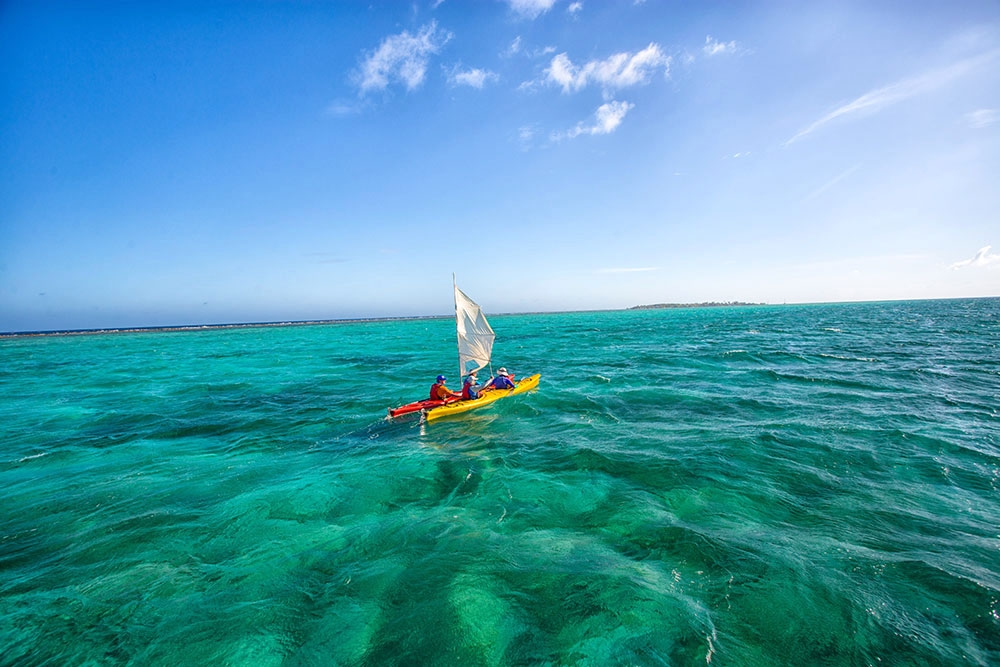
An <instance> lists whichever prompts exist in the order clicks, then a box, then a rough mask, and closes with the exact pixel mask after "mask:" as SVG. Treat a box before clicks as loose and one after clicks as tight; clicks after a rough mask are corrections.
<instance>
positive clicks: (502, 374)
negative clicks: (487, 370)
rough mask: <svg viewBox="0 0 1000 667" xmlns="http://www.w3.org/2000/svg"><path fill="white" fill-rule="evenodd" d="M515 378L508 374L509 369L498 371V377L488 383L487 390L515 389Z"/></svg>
mask: <svg viewBox="0 0 1000 667" xmlns="http://www.w3.org/2000/svg"><path fill="white" fill-rule="evenodd" d="M513 379H514V376H513V375H510V374H509V373H507V369H506V368H503V367H501V368H500V370H498V371H497V376H496V377H495V378H493V379H492V380H490V381H489V382H487V383H486V388H488V389H513V388H514V382H513Z"/></svg>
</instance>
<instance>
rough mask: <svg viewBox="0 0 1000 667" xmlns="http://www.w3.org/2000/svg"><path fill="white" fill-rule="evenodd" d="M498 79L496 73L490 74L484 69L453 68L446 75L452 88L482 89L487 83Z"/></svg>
mask: <svg viewBox="0 0 1000 667" xmlns="http://www.w3.org/2000/svg"><path fill="white" fill-rule="evenodd" d="M499 78H500V77H499V76H497V74H496V72H491V71H489V70H486V69H478V68H474V69H466V70H463V69H461V68H459V67H455V68H454V69H452V70H451V71H450V72H449V73H448V83H450V84H451V85H453V86H470V87H472V88H479V89H482V87H483V86H485V85H486V82H487V81H496V80H498V79H499Z"/></svg>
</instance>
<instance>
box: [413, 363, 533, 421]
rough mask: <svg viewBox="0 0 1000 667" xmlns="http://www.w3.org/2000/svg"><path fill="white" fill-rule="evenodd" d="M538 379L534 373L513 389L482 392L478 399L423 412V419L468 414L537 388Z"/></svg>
mask: <svg viewBox="0 0 1000 667" xmlns="http://www.w3.org/2000/svg"><path fill="white" fill-rule="evenodd" d="M540 377H542V375H541V373H536V374H535V375H529V376H528V377H526V378H523V379H522V380H521V381H520V382H518V383H517V386H516V387H514V388H513V389H494V390H493V391H487V392H483V393H482V394H480V396H479V398H477V399H475V400H472V401H458V402H457V403H449V404H447V405H442V406H440V407H436V408H431V409H430V410H427V411H426V412H424V417H426V418H427V421H430V420H432V419H439V418H441V417H450V416H451V415H457V414H460V413H462V412H468V411H469V410H475V409H476V408H481V407H483V406H484V405H489V404H490V403H492V402H493V401H498V400H500V399H501V398H507V397H508V396H513V395H514V394H522V393H524V392H526V391H528V390H529V389H534V388H535V387H537V386H538V379H539V378H540Z"/></svg>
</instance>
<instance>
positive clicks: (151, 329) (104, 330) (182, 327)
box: [0, 295, 1000, 339]
mask: <svg viewBox="0 0 1000 667" xmlns="http://www.w3.org/2000/svg"><path fill="white" fill-rule="evenodd" d="M974 299H1000V295H994V296H957V297H929V298H914V299H874V300H872V299H862V300H858V301H793V302H791V303H789V302H787V301H786V302H782V303H780V304H779V303H768V302H766V301H765V302H757V303H754V302H739V301H730V302H724V301H701V302H690V303H680V302H677V303H667V302H664V303H657V304H642V305H636V306H625V307H620V308H580V309H572V310H536V311H517V312H497V313H491V314H490V317H505V316H510V315H568V314H572V313H604V312H615V311H622V312H625V311H631V310H665V308H663V306H673V307H687V308H717V307H723V306H728V307H736V308H746V307H749V306H756V307H770V306H814V305H836V304H864V303H907V302H911V301H964V300H974ZM452 317H454V315H451V314H448V315H387V316H383V317H342V318H328V319H316V320H273V321H264V322H219V323H214V324H211V323H206V324H165V325H152V326H135V327H93V328H87V329H42V330H29V331H0V339H2V338H30V337H43V336H85V335H100V334H117V333H156V332H171V331H203V330H206V329H252V328H258V327H260V328H263V327H291V326H308V325H323V324H360V323H364V322H406V321H410V320H440V319H451V318H452Z"/></svg>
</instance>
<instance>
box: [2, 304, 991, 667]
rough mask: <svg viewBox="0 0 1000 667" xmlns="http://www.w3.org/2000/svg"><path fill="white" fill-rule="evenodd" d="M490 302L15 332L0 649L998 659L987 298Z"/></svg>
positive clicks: (256, 655)
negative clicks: (434, 400) (476, 306)
mask: <svg viewBox="0 0 1000 667" xmlns="http://www.w3.org/2000/svg"><path fill="white" fill-rule="evenodd" d="M491 322H492V324H493V326H494V329H496V331H497V336H498V338H497V344H496V346H495V348H494V358H495V360H496V365H497V366H499V365H500V364H503V365H505V366H507V367H508V368H509V369H511V370H512V371H514V372H516V373H517V374H518V375H527V374H530V373H534V372H540V373H542V382H541V385H540V386H539V389H538V390H536V391H534V392H530V393H528V394H525V395H523V396H518V397H513V398H510V399H506V400H502V401H499V402H497V403H494V404H493V405H492V406H490V407H488V408H485V409H483V410H481V411H477V412H472V413H468V414H466V415H462V416H459V417H455V418H452V419H447V420H441V421H435V422H431V423H429V424H425V423H421V422H420V421H419V420H418V419H409V420H404V421H399V422H394V423H391V422H387V421H386V420H385V417H384V415H385V410H386V408H387V407H389V406H390V405H395V404H400V403H404V402H408V401H410V400H414V399H418V398H421V397H423V395H424V393H425V392H426V390H427V387H428V386H429V385H430V383H431V382H432V379H433V377H434V376H435V375H436V374H438V373H439V372H444V373H446V374H450V375H452V376H454V374H455V367H456V366H457V360H456V358H455V350H454V347H455V338H454V324H453V322H452V321H449V320H446V319H441V320H417V321H399V322H370V323H344V324H333V325H311V326H290V327H274V328H245V329H223V330H204V331H184V332H153V333H149V332H147V333H122V334H111V335H84V336H64V337H45V338H12V339H5V340H0V434H2V437H0V508H2V509H0V664H3V665H40V664H51V665H69V664H73V665H82V664H92V665H98V664H102V665H103V664H136V665H140V664H171V665H180V664H212V665H332V664H337V665H539V664H541V665H664V664H667V665H706V664H707V665H741V666H742V665H819V664H822V665H957V664H962V665H991V664H992V665H996V664H1000V412H998V410H1000V347H998V345H1000V299H979V300H956V301H925V302H903V303H869V304H841V305H812V306H770V307H741V308H705V309H685V310H662V311H627V312H598V313H573V314H550V315H518V316H513V315H512V316H493V317H491ZM456 379H457V378H456Z"/></svg>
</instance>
